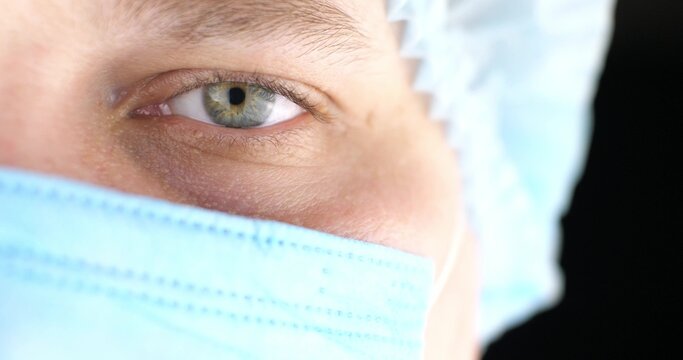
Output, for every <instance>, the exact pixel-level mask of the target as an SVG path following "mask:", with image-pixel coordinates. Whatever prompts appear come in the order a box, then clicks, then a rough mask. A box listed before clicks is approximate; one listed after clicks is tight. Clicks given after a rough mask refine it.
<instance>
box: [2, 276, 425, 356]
mask: <svg viewBox="0 0 683 360" xmlns="http://www.w3.org/2000/svg"><path fill="white" fill-rule="evenodd" d="M4 270H5V271H4V272H5V274H6V275H9V276H14V277H17V278H19V279H21V280H24V281H31V282H45V283H48V284H50V285H53V286H55V287H57V288H59V289H63V290H67V291H72V292H76V293H84V294H87V293H90V294H92V295H104V296H106V297H108V298H112V299H126V300H129V299H134V300H137V301H141V302H144V303H146V304H149V305H151V306H154V307H156V308H161V309H171V310H176V311H181V312H187V313H190V314H198V315H206V316H212V317H216V318H224V319H228V320H231V321H236V322H243V323H254V324H258V325H267V326H270V327H282V328H290V329H294V330H300V331H307V332H314V333H319V334H323V335H332V336H340V337H347V338H354V339H365V340H370V341H376V342H382V343H387V344H392V345H396V346H400V347H405V348H420V347H421V345H422V344H421V342H420V341H411V340H404V339H401V338H396V337H388V336H381V335H376V334H370V333H362V332H354V331H346V330H342V329H336V328H330V327H323V326H313V325H303V324H300V323H296V322H289V321H280V320H276V319H270V318H264V317H260V316H253V315H248V314H240V313H237V312H230V311H225V310H222V309H220V308H216V307H211V306H205V305H201V304H197V303H195V302H191V301H178V300H176V299H172V298H169V297H166V296H157V295H155V294H152V293H150V292H143V291H138V292H136V291H132V290H124V289H119V288H116V287H113V286H106V287H105V286H100V285H98V284H93V283H89V282H86V281H83V280H69V279H68V278H67V277H66V276H62V277H59V278H55V277H52V276H50V275H47V274H45V273H44V272H42V273H41V272H40V271H39V270H36V269H35V268H29V269H24V270H23V271H22V270H16V269H10V268H7V267H6V268H5V269H4Z"/></svg>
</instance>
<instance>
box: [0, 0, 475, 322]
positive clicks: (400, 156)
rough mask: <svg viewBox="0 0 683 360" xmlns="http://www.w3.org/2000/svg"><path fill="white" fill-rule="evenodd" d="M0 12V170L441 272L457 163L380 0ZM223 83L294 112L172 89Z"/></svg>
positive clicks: (30, 5)
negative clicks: (161, 203)
mask: <svg viewBox="0 0 683 360" xmlns="http://www.w3.org/2000/svg"><path fill="white" fill-rule="evenodd" d="M4 8H5V10H4V14H3V15H2V21H0V68H1V69H3V74H2V75H0V109H2V111H1V112H0V164H3V165H6V166H13V167H20V168H24V169H30V170H35V171H41V172H46V173H53V174H58V175H62V176H66V177H70V178H74V179H78V180H82V181H86V182H90V183H94V184H98V185H102V186H107V187H112V188H116V189H120V190H123V191H126V192H130V193H135V194H141V195H147V196H151V197H156V198H161V199H166V200H170V201H173V202H178V203H184V204H189V205H195V206H199V207H204V208H208V209H213V210H218V211H222V212H226V213H231V214H238V215H244V216H249V217H256V218H263V219H272V220H278V221H282V222H287V223H291V224H295V225H299V226H303V227H308V228H312V229H316V230H320V231H324V232H329V233H333V234H336V235H341V236H345V237H350V238H355V239H359V240H364V241H369V242H375V243H379V244H382V245H385V246H390V247H395V248H398V249H401V250H404V251H408V252H411V253H414V254H418V255H421V256H425V257H429V258H432V259H434V260H435V262H436V264H437V272H438V270H439V269H440V267H441V265H442V264H443V262H444V259H445V256H446V254H447V253H448V252H449V251H450V247H451V242H452V238H453V236H454V233H455V227H456V225H455V223H454V219H455V218H456V216H457V212H458V211H459V209H458V207H457V206H456V204H458V202H459V196H460V192H459V187H458V172H457V166H456V164H457V162H456V159H455V157H454V154H453V153H452V151H451V150H450V149H449V148H448V146H447V144H446V143H445V141H444V138H443V134H442V133H441V129H440V128H439V126H438V124H437V123H435V122H433V121H431V120H430V119H428V117H427V109H426V108H427V106H426V103H427V102H426V101H424V99H422V98H421V97H420V96H419V95H417V94H415V93H414V91H413V90H412V89H411V86H410V84H411V67H410V64H409V63H408V62H406V61H405V60H403V59H401V57H400V56H399V52H398V45H399V44H398V40H397V39H398V34H397V29H396V28H395V27H392V25H390V24H389V23H388V22H387V20H386V16H385V12H386V10H385V7H384V3H383V2H382V1H364V0H353V1H351V0H335V1H332V0H329V1H320V0H318V1H314V0H286V1H277V2H274V1H266V0H249V1H247V0H244V1H242V0H231V1H220V0H202V1H180V0H177V1H173V0H167V1H164V0H154V1H152V0H150V1H133V0H119V1H115V0H102V1H89V0H62V1H56V0H55V1H46V0H33V1H22V2H13V3H11V4H5V6H4ZM216 82H233V83H240V84H243V83H255V84H258V85H259V86H261V87H262V88H265V89H266V90H268V91H270V92H272V93H273V94H277V95H275V96H279V98H278V99H280V100H279V101H280V103H281V104H288V105H287V106H290V108H294V109H298V108H296V107H295V106H294V107H292V106H293V105H291V104H297V105H298V106H299V107H300V111H299V110H297V111H294V112H290V114H291V118H283V119H280V120H282V121H279V122H277V123H275V124H272V125H269V126H264V127H255V128H254V127H251V128H233V127H225V126H218V125H215V124H209V123H206V122H202V121H200V120H202V119H197V118H192V117H191V116H189V115H188V114H187V113H185V112H183V111H177V110H178V109H179V108H181V107H179V106H177V102H175V101H176V99H178V98H177V96H182V94H184V93H187V92H188V91H193V90H194V89H201V88H206V87H207V86H209V85H211V84H212V83H216ZM199 91H201V90H199ZM248 95H249V94H247V96H248ZM201 98H202V97H201V96H199V97H197V99H201ZM200 102H201V101H200ZM194 106H200V107H201V103H198V104H194ZM275 106H277V104H276V105H275ZM284 113H287V112H284ZM460 226H462V225H460ZM465 254H467V252H465ZM463 256H465V257H467V255H463ZM462 272H463V273H467V274H470V273H471V269H465V270H462ZM458 278H459V277H458ZM467 278H471V276H465V277H464V279H467ZM463 281H464V280H463ZM458 286H460V285H457V284H452V286H451V288H452V289H455V288H456V287H458ZM463 291H464V290H463ZM467 296H469V295H467ZM450 320H451V321H453V319H450ZM430 321H431V320H430ZM465 322H466V321H465ZM431 323H434V321H431ZM431 323H430V328H431V327H433V326H436V325H431ZM436 323H438V321H436ZM460 324H462V323H460ZM437 327H438V328H442V327H443V326H437ZM430 331H432V330H430ZM434 331H436V330H434ZM436 332H439V331H436Z"/></svg>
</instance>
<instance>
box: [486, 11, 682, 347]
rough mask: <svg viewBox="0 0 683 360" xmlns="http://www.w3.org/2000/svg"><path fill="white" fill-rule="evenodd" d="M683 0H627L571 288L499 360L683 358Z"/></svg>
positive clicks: (519, 331) (516, 334)
mask: <svg viewBox="0 0 683 360" xmlns="http://www.w3.org/2000/svg"><path fill="white" fill-rule="evenodd" d="M682 89H683V0H655V1H653V0H622V1H619V2H618V4H617V10H616V24H615V31H614V35H613V40H612V44H611V47H610V50H609V54H608V57H607V62H606V66H605V70H604V73H603V76H602V78H601V81H600V85H599V89H598V93H597V96H596V98H595V102H594V115H595V125H594V133H593V140H592V144H591V149H590V153H589V157H588V163H587V167H586V171H585V173H584V177H583V179H582V180H581V181H580V183H579V185H578V187H577V188H576V191H575V193H574V199H573V202H572V205H571V208H570V211H569V212H568V213H567V215H566V216H565V217H564V218H563V221H562V225H563V233H564V243H563V249H562V257H561V265H562V268H563V270H564V272H565V276H566V289H565V290H566V292H565V297H564V299H563V300H562V302H561V303H560V304H559V305H558V306H557V307H555V308H553V309H551V310H549V311H546V312H544V313H541V314H539V315H538V316H535V317H534V318H532V319H531V320H529V321H527V322H526V323H525V324H523V325H521V326H519V327H517V328H515V329H512V330H510V331H508V332H507V333H506V334H505V335H504V336H503V337H501V338H500V339H499V340H498V341H496V342H494V343H493V344H492V345H491V346H490V347H489V349H488V351H487V352H486V353H485V356H484V359H485V360H496V359H671V358H678V359H683V356H682V355H681V351H680V349H681V347H682V346H683V321H682V320H681V317H680V306H681V304H683V302H680V301H679V299H678V295H677V296H676V299H674V294H675V293H677V292H679V291H681V288H682V286H681V285H683V276H681V275H683V272H679V271H677V268H678V267H679V266H678V265H679V264H680V263H681V262H683V261H682V260H683V252H682V251H681V250H680V248H681V245H680V244H681V243H682V242H683V236H681V235H679V234H681V231H680V228H681V227H683V216H681V215H683V211H681V206H683V196H682V194H683V191H681V189H680V187H681V185H683V179H682V177H681V173H682V171H681V169H682V168H683V156H681V154H683V151H681V143H683V132H682V131H681V130H680V129H679V128H683V127H681V126H680V125H679V124H678V123H680V122H682V121H683V90H682Z"/></svg>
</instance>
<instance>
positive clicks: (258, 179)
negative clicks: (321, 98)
mask: <svg viewBox="0 0 683 360" xmlns="http://www.w3.org/2000/svg"><path fill="white" fill-rule="evenodd" d="M425 122H426V120H425ZM423 124H424V123H423ZM129 125H130V124H129ZM202 126H204V125H202ZM323 126H326V125H323ZM417 129H418V130H411V131H408V130H407V129H405V128H396V129H394V130H391V129H385V130H382V131H381V132H379V131H378V132H372V131H369V130H368V129H366V128H351V129H347V131H341V132H340V131H335V132H329V133H328V132H325V131H317V132H315V136H304V135H302V136H299V137H297V138H296V139H295V140H294V142H296V143H297V144H298V145H297V146H296V148H297V150H296V151H292V152H291V153H290V154H289V155H288V156H286V159H283V158H281V157H282V153H280V154H279V155H276V154H275V153H273V152H272V149H267V148H266V149H262V150H260V151H262V153H258V152H257V153H252V154H245V153H241V152H237V153H235V152H233V151H231V152H228V153H226V154H228V155H229V156H228V155H226V154H222V155H217V154H216V152H207V151H205V150H206V149H205V148H204V147H202V146H198V145H197V144H196V143H195V144H194V145H192V144H190V143H188V142H186V141H181V142H178V141H173V140H170V139H174V138H176V136H175V135H173V134H172V132H174V131H178V132H179V133H182V134H188V133H190V134H191V133H192V131H191V129H186V128H183V127H180V128H177V129H175V130H174V128H169V127H159V124H158V123H153V122H149V123H138V124H135V126H124V127H122V128H121V129H119V131H115V133H117V134H118V135H119V136H118V137H117V139H118V142H119V145H118V146H117V147H118V148H119V151H122V152H123V153H124V154H125V157H126V158H127V159H128V160H127V161H128V163H129V164H131V166H134V168H135V170H134V171H130V170H129V172H132V173H135V174H137V175H136V176H135V178H136V179H140V181H144V182H146V185H143V184H141V183H140V182H139V181H138V182H137V183H135V184H133V183H131V184H128V185H126V186H129V187H128V188H125V189H124V190H126V191H131V192H142V193H143V194H146V195H152V196H157V197H162V198H166V199H169V200H172V201H177V202H182V203H187V204H191V205H196V206H201V207H205V208H210V209H215V210H219V211H223V212H227V213H233V214H238V215H244V216H250V217H256V218H263V219H272V220H278V221H282V222H286V223H291V224H294V225H299V226H303V227H307V228H312V229H316V230H320V231H323V232H328V233H332V234H336V235H339V236H344V237H350V238H355V239H359V240H364V241H370V242H375V243H379V244H382V245H386V246H390V247H394V248H398V249H401V250H404V251H408V252H411V253H415V254H418V255H423V256H427V257H432V258H435V259H436V260H437V262H439V259H440V256H441V255H442V254H445V253H446V252H447V249H448V244H449V241H450V236H451V234H452V233H453V229H452V226H453V221H452V220H453V217H454V214H455V205H456V203H457V201H456V200H457V180H456V179H457V176H456V173H455V165H456V164H455V159H454V158H453V156H452V154H451V151H450V149H448V148H447V147H446V146H445V144H444V141H443V139H442V135H441V133H440V132H439V131H437V130H438V129H437V130H435V129H432V128H431V127H424V126H422V127H419V128H417ZM303 144H305V146H303ZM282 147H284V146H281V149H280V150H283V149H282ZM294 154H296V155H297V156H293V155H294ZM293 158H296V159H304V160H303V161H298V160H297V161H295V160H292V159H293ZM257 160H258V161H257ZM285 162H288V164H287V165H286V166H285V165H283V163H285ZM113 186H115V187H122V185H121V183H119V184H115V185H113Z"/></svg>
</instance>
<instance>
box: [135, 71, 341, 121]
mask: <svg viewBox="0 0 683 360" xmlns="http://www.w3.org/2000/svg"><path fill="white" fill-rule="evenodd" d="M160 76H162V77H165V76H169V77H170V80H171V81H172V82H174V83H176V82H180V83H182V84H183V85H182V86H181V87H179V88H178V89H176V90H174V91H172V92H171V93H170V94H169V95H167V96H164V97H162V98H161V100H160V101H157V103H158V104H162V103H165V102H167V101H169V100H171V99H173V98H175V97H176V96H179V95H182V94H184V93H186V92H189V91H192V90H194V89H197V88H200V87H203V86H207V85H211V84H217V83H222V82H240V83H249V84H254V85H258V86H261V87H263V88H266V89H268V90H270V91H272V92H274V93H276V94H279V95H282V96H284V97H285V98H287V99H288V100H290V101H292V102H293V103H295V104H297V105H299V106H300V107H301V108H303V109H304V110H306V111H307V112H308V113H310V114H311V115H312V116H313V117H314V118H315V119H317V120H319V121H322V122H328V121H329V120H330V119H329V114H327V113H324V112H322V111H320V110H319V108H320V105H319V104H318V102H316V101H314V100H313V99H312V96H310V95H308V94H307V93H305V92H303V91H300V90H299V89H298V87H299V86H296V85H293V84H292V81H289V80H283V79H280V78H277V77H274V76H269V75H263V74H259V73H245V72H227V71H224V70H198V71H193V70H176V71H174V72H173V73H169V74H168V75H166V74H161V75H160ZM155 80H157V78H156V77H155V78H152V79H151V80H150V81H149V82H147V83H146V84H145V85H148V86H149V85H150V84H154V83H155ZM165 80H169V79H165ZM156 86H159V85H156ZM149 87H152V88H154V87H155V85H151V86H149ZM137 109H139V107H138V108H136V109H135V110H137ZM135 110H133V112H131V113H129V116H133V117H135V114H134V112H135Z"/></svg>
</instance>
